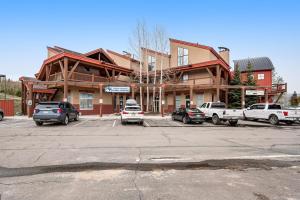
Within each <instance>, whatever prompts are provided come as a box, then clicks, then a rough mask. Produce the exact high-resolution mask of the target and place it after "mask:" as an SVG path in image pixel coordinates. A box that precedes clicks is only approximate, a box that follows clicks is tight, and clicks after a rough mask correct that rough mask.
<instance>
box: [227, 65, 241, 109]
mask: <svg viewBox="0 0 300 200" xmlns="http://www.w3.org/2000/svg"><path fill="white" fill-rule="evenodd" d="M230 85H242V83H241V72H240V68H239V65H238V64H237V65H236V67H235V70H234V75H233V79H232V80H231V81H230ZM228 98H229V99H228V101H229V105H228V107H229V108H241V90H240V89H230V90H229V94H228Z"/></svg>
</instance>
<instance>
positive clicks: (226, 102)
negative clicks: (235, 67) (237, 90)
mask: <svg viewBox="0 0 300 200" xmlns="http://www.w3.org/2000/svg"><path fill="white" fill-rule="evenodd" d="M225 104H226V108H228V89H226V90H225Z"/></svg>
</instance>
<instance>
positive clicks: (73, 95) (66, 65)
mask: <svg viewBox="0 0 300 200" xmlns="http://www.w3.org/2000/svg"><path fill="white" fill-rule="evenodd" d="M47 50H48V57H47V58H46V59H45V60H44V62H43V64H42V66H41V67H40V69H39V71H38V73H37V74H35V77H34V78H28V77H21V78H20V80H21V81H22V110H23V113H24V114H28V115H29V116H31V115H32V112H33V108H34V106H35V104H37V103H38V102H40V101H49V100H53V101H62V100H64V101H69V102H71V103H72V104H73V105H74V106H75V107H76V108H77V109H78V110H79V111H80V112H81V113H82V114H84V115H85V114H87V115H89V114H100V115H102V114H110V113H116V112H119V111H120V110H121V109H122V108H123V105H124V103H125V101H126V99H128V98H135V99H136V100H137V101H138V103H139V104H141V105H143V109H144V110H145V111H149V112H162V113H163V112H172V111H173V110H174V109H175V108H178V107H182V106H184V107H190V106H200V105H201V104H202V103H203V102H204V101H223V102H225V103H227V101H228V98H227V96H228V89H229V88H230V86H229V85H228V83H229V81H230V80H229V79H230V66H229V54H230V51H229V49H227V48H224V47H222V48H220V51H219V52H217V51H215V50H214V49H213V48H212V47H209V46H205V45H201V44H198V43H191V42H186V41H182V40H177V39H170V52H158V51H154V50H151V49H147V48H142V49H141V51H142V56H141V59H140V60H137V59H134V58H133V57H132V55H131V54H130V53H128V52H124V53H123V54H121V53H117V52H114V51H112V50H104V49H102V48H99V49H96V50H93V51H90V52H86V53H79V52H75V51H71V50H68V49H65V48H61V47H58V46H54V47H47ZM140 69H141V70H140ZM265 76H266V77H265V78H267V75H265ZM234 87H235V88H236V87H237V86H234ZM242 89H243V90H244V89H245V88H244V87H242Z"/></svg>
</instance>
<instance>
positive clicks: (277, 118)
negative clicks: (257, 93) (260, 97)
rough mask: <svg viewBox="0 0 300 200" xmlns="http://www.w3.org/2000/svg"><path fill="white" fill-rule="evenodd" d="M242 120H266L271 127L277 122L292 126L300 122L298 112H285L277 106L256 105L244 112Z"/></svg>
mask: <svg viewBox="0 0 300 200" xmlns="http://www.w3.org/2000/svg"><path fill="white" fill-rule="evenodd" d="M244 118H245V119H246V120H247V119H252V120H259V119H263V120H268V121H269V122H270V123H271V124H273V125H277V124H278V123H279V122H285V123H286V124H293V123H294V122H296V121H299V120H300V111H299V110H292V109H286V110H285V109H282V108H281V106H280V105H279V104H266V103H258V104H253V105H252V106H250V107H248V108H247V109H246V110H244Z"/></svg>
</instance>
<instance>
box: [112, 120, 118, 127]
mask: <svg viewBox="0 0 300 200" xmlns="http://www.w3.org/2000/svg"><path fill="white" fill-rule="evenodd" d="M116 121H117V120H116V119H115V121H114V123H113V125H112V127H115V125H116Z"/></svg>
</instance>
